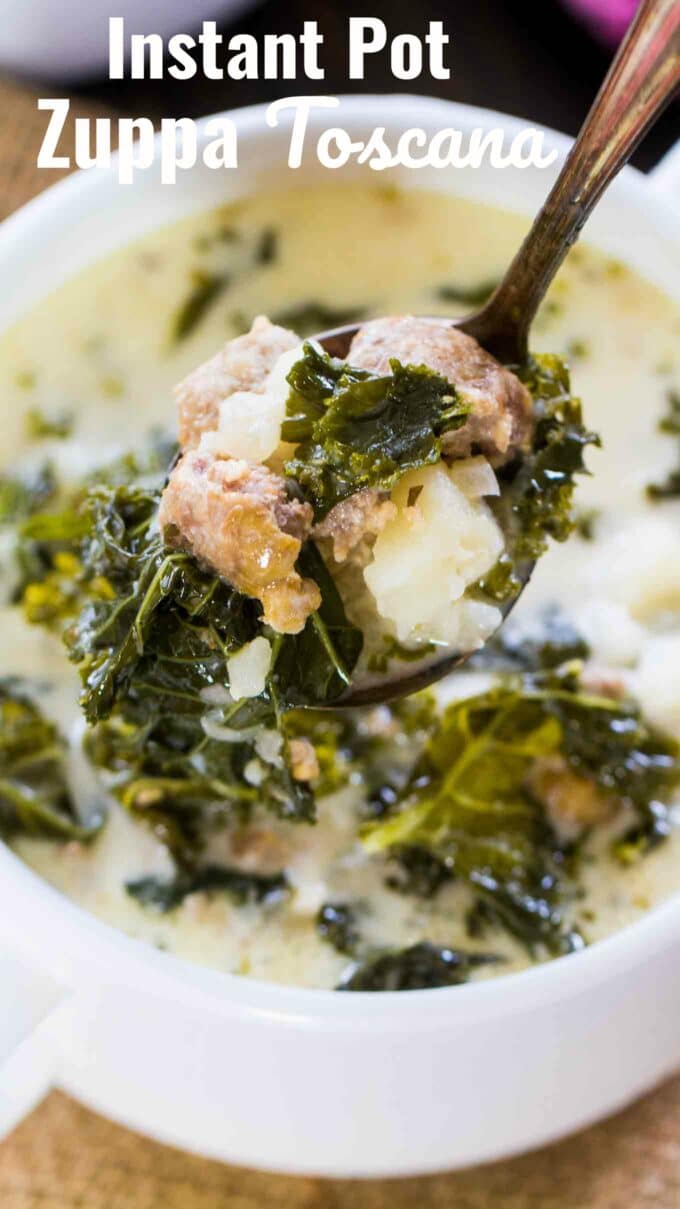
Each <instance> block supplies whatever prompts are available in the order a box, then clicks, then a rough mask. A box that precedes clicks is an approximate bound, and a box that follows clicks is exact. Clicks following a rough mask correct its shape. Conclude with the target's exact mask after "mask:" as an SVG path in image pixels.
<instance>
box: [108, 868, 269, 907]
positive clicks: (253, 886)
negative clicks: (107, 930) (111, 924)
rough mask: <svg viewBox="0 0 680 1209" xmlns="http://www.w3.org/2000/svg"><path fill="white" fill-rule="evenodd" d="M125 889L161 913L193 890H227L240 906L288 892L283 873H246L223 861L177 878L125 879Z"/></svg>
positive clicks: (267, 899) (260, 901)
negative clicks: (126, 880)
mask: <svg viewBox="0 0 680 1209" xmlns="http://www.w3.org/2000/svg"><path fill="white" fill-rule="evenodd" d="M125 889H126V891H127V893H128V894H129V895H130V897H131V898H134V899H135V900H136V901H137V902H138V903H139V904H140V906H142V907H151V908H153V909H154V910H156V911H160V912H161V913H162V914H167V913H168V912H169V911H174V910H175V909H176V908H177V907H179V906H181V904H182V903H183V902H184V900H185V898H188V896H189V895H190V894H207V895H213V894H226V895H228V897H229V898H231V899H233V901H234V902H235V903H237V904H238V905H239V906H243V905H244V904H245V903H249V902H253V903H267V904H272V903H275V902H280V901H281V900H282V899H283V898H284V897H285V896H286V895H287V894H288V892H289V887H288V882H287V880H286V875H285V874H284V873H274V874H271V875H269V876H266V877H265V876H263V875H262V874H259V873H244V872H243V871H242V870H241V869H232V868H229V867H227V866H224V865H205V866H204V867H203V868H201V869H198V870H197V871H196V872H194V873H192V874H186V873H185V874H182V873H180V874H178V875H177V876H176V877H174V878H169V879H167V878H166V879H163V878H159V877H140V878H137V879H136V880H135V881H130V882H126V883H125Z"/></svg>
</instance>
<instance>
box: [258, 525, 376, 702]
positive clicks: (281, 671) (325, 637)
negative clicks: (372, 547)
mask: <svg viewBox="0 0 680 1209" xmlns="http://www.w3.org/2000/svg"><path fill="white" fill-rule="evenodd" d="M298 570H299V571H300V574H301V575H304V576H306V577H308V578H310V579H313V580H315V582H316V583H317V584H318V585H319V588H320V591H321V607H320V608H319V609H318V611H317V612H315V613H313V614H312V616H311V617H310V618H308V620H307V623H306V625H305V627H304V629H303V630H302V633H300V634H291V635H288V636H287V637H286V638H283V639H277V640H276V645H275V654H274V658H273V660H272V670H271V672H270V681H271V685H272V691H273V692H274V694H275V697H276V700H277V701H278V702H279V703H280V704H281V705H286V706H288V707H292V706H300V705H323V704H325V703H326V702H331V701H333V700H334V698H336V697H337V696H339V694H340V693H341V692H342V691H343V689H344V688H346V687H347V685H348V684H349V683H350V681H351V675H352V671H353V669H354V666H355V664H356V662H357V659H358V658H359V655H360V654H361V648H362V646H363V636H362V634H361V631H360V630H358V629H357V628H356V626H353V625H351V624H350V622H349V621H348V620H347V615H346V613H345V608H344V605H343V603H342V599H341V597H340V593H339V592H338V589H337V587H336V585H335V580H334V579H333V577H332V575H331V574H330V572H329V571H328V569H327V568H326V564H325V563H324V561H323V558H322V557H321V555H320V553H319V551H318V549H317V547H316V546H315V545H314V543H313V542H309V543H307V545H306V546H305V547H304V549H303V550H302V552H301V554H300V558H299V559H298Z"/></svg>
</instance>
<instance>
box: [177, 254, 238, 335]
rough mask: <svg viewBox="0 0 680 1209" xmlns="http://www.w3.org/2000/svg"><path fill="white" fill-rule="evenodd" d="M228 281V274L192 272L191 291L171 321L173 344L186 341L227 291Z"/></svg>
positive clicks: (198, 270) (199, 270)
mask: <svg viewBox="0 0 680 1209" xmlns="http://www.w3.org/2000/svg"><path fill="white" fill-rule="evenodd" d="M230 281H231V277H230V274H229V273H210V272H207V271H206V270H205V269H195V270H194V272H193V274H192V284H191V289H190V290H189V293H188V294H187V296H186V298H185V299H184V301H183V302H182V303H181V304H180V306H179V308H178V310H177V311H176V313H175V315H174V317H173V320H172V326H171V339H172V342H173V343H174V344H179V343H180V342H181V341H182V340H186V339H187V337H188V336H190V335H191V334H192V332H194V331H195V329H196V328H197V327H198V325H199V323H200V322H201V320H202V319H203V318H204V316H205V315H206V314H207V313H208V311H209V310H210V308H211V306H212V305H213V303H214V302H216V301H217V299H218V298H219V297H220V295H221V294H223V293H224V291H225V290H226V289H227V287H228V285H229V283H230Z"/></svg>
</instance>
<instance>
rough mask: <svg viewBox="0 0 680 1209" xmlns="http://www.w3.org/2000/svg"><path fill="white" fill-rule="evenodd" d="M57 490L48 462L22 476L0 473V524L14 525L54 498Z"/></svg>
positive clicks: (52, 471)
mask: <svg viewBox="0 0 680 1209" xmlns="http://www.w3.org/2000/svg"><path fill="white" fill-rule="evenodd" d="M57 490H58V486H57V480H56V477H55V474H54V470H53V469H52V467H51V466H50V465H49V463H48V464H47V465H45V466H42V467H40V469H39V470H37V471H36V472H34V473H32V474H27V475H24V476H14V475H0V525H15V524H17V523H18V522H19V521H22V520H24V519H25V518H26V517H28V516H31V515H32V514H33V513H34V512H38V511H39V509H41V508H44V507H45V505H46V504H49V503H50V501H51V500H53V499H54V498H55V496H56V494H57Z"/></svg>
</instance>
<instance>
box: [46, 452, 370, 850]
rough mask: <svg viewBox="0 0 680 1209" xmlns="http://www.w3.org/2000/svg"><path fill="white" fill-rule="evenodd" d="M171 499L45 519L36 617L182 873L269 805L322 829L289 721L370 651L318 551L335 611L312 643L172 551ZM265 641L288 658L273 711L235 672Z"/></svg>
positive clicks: (112, 499) (114, 772) (268, 692)
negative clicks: (232, 676) (214, 833)
mask: <svg viewBox="0 0 680 1209" xmlns="http://www.w3.org/2000/svg"><path fill="white" fill-rule="evenodd" d="M124 477H126V476H124ZM159 497H160V488H159V487H158V486H154V487H146V486H142V487H140V486H131V485H127V484H125V483H124V484H123V485H119V486H116V487H101V486H100V487H90V488H89V490H85V491H84V492H83V491H82V490H81V491H80V492H78V493H76V496H75V497H74V499H73V500H72V502H71V505H70V506H69V508H68V509H66V510H65V511H63V512H61V513H59V514H54V513H44V514H39V515H37V516H35V517H32V518H30V520H29V521H28V522H27V524H26V526H25V527H24V539H23V540H24V544H25V555H26V563H27V572H28V571H29V570H30V572H32V574H33V576H34V577H35V578H33V579H29V582H28V583H26V584H25V585H24V589H23V603H24V608H25V610H26V613H27V615H28V617H29V619H30V620H32V621H35V622H38V623H42V624H47V625H54V624H57V623H58V624H59V625H63V624H64V622H66V623H67V624H66V628H65V629H64V640H65V642H66V646H67V649H68V653H69V656H70V658H71V659H72V660H73V662H74V663H75V664H76V665H77V667H78V670H79V673H80V677H81V681H82V694H81V705H82V708H83V711H84V713H85V716H86V718H87V720H88V722H89V723H90V725H91V727H92V728H93V729H92V730H91V731H90V732H89V733H88V735H87V737H86V741H85V743H86V750H87V753H88V755H89V757H90V759H91V760H92V762H93V763H94V764H95V766H96V767H98V768H100V769H102V770H104V771H105V772H106V773H107V775H108V777H109V780H110V787H111V789H112V790H113V792H114V793H115V794H116V796H117V797H118V798H119V800H120V801H121V802H122V804H123V806H124V807H125V809H126V810H128V811H129V812H130V813H131V814H132V815H133V816H134V817H135V818H136V819H139V820H140V821H143V822H144V823H146V824H147V825H148V826H150V827H151V828H153V830H154V832H155V834H156V835H157V836H158V837H159V839H160V840H161V841H162V842H163V843H165V844H166V845H167V847H168V848H169V850H170V851H171V853H172V854H173V856H174V858H175V861H176V863H177V864H178V866H179V867H180V868H181V869H182V870H187V869H191V870H194V869H195V867H196V866H197V863H198V860H199V856H200V853H201V850H202V848H203V846H204V843H205V838H206V835H207V834H208V832H209V831H210V829H211V828H212V827H214V826H218V825H220V823H222V822H224V821H225V820H226V819H228V818H233V817H234V816H236V817H239V818H241V817H245V816H247V814H248V812H249V811H250V810H251V809H252V806H253V805H254V803H255V802H258V803H259V804H261V805H262V806H264V808H266V809H268V810H270V811H271V812H272V813H274V814H276V815H277V816H279V817H282V818H285V819H289V820H293V821H312V820H313V819H314V817H315V806H314V794H313V792H312V789H311V787H310V786H309V784H308V783H306V782H302V781H298V780H296V779H295V778H294V777H293V775H292V772H291V767H290V759H289V750H290V749H289V741H290V738H292V737H294V736H293V730H294V725H293V723H291V732H290V733H289V730H288V723H287V718H288V714H289V710H290V708H291V705H293V704H307V703H308V702H310V701H311V702H312V703H314V704H325V703H326V702H327V701H329V700H331V699H332V698H333V696H334V695H335V694H337V693H338V692H339V691H341V690H342V688H343V687H344V685H345V683H346V681H347V679H349V676H350V675H351V671H352V669H353V667H354V664H355V662H356V659H357V658H358V654H359V651H360V649H361V641H362V639H361V634H360V633H359V631H358V630H356V629H355V628H354V627H352V626H350V624H349V623H348V621H347V618H346V616H345V613H344V608H343V606H342V602H341V600H340V597H339V595H338V593H337V589H336V588H335V584H334V583H333V581H332V579H331V577H330V576H329V574H328V572H327V571H326V568H325V565H324V563H323V561H322V559H321V556H320V554H319V553H318V551H317V550H316V548H315V547H312V546H311V545H310V546H309V547H308V548H307V549H305V550H304V551H303V553H302V555H301V560H300V566H301V569H302V571H303V573H304V574H309V575H312V576H314V578H315V579H316V580H317V582H318V583H319V585H320V587H321V591H322V596H323V601H322V605H321V607H320V609H319V610H318V613H316V614H314V616H313V617H312V618H310V619H309V620H308V622H307V626H306V628H305V630H304V631H303V632H302V633H301V634H299V635H294V636H281V635H276V636H275V635H273V634H272V633H271V632H270V631H268V630H267V629H266V627H264V626H263V623H262V619H261V609H260V606H259V604H258V603H257V602H256V601H254V600H252V599H251V598H249V597H245V596H242V595H240V594H239V593H237V592H235V591H234V590H233V589H232V588H230V587H229V585H228V584H226V583H225V582H224V581H222V580H221V579H220V578H219V577H217V576H215V575H213V574H212V573H210V572H207V571H205V570H203V569H202V568H201V567H200V566H199V565H198V564H197V563H196V561H195V560H194V559H193V558H191V556H190V555H188V554H185V553H183V552H181V551H177V550H170V549H168V548H166V547H165V546H164V544H163V542H162V538H161V536H160V534H159V532H158V528H157V524H156V514H157V508H158V502H159ZM29 551H30V553H31V557H30V558H29V557H28V552H29ZM29 564H30V567H29ZM260 633H266V634H267V636H268V637H269V638H270V640H271V641H272V645H273V647H274V654H273V660H272V671H271V675H270V678H269V682H268V684H267V687H266V689H265V692H264V693H263V694H262V695H261V696H260V697H258V698H255V699H252V700H246V701H237V702H233V701H231V700H230V698H229V695H228V692H227V688H228V683H229V672H228V660H229V658H230V656H231V655H232V654H233V653H235V652H236V651H237V650H238V649H240V648H241V647H242V646H243V645H244V644H245V643H247V642H249V641H251V640H252V639H253V638H254V637H255V636H256V635H258V634H260ZM215 691H217V694H218V696H217V698H215V695H214V694H215ZM262 724H264V725H267V726H274V725H276V726H278V727H279V729H280V730H281V731H282V733H283V739H284V742H283V749H282V756H283V758H282V759H277V760H272V761H271V762H269V763H267V762H265V761H262V760H261V759H260V757H259V755H258V753H257V751H256V748H255V739H256V730H255V728H256V727H258V726H260V725H262ZM253 770H254V771H253ZM253 775H255V778H256V779H255V780H252V776H253ZM249 778H250V779H249Z"/></svg>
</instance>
